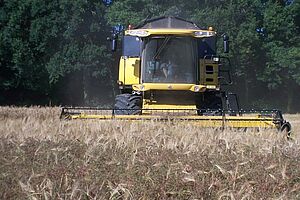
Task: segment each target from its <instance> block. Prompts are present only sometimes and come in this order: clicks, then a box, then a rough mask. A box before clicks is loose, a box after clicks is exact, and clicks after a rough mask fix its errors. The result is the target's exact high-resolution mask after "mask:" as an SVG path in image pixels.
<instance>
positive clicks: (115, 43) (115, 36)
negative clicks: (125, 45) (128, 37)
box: [111, 33, 118, 51]
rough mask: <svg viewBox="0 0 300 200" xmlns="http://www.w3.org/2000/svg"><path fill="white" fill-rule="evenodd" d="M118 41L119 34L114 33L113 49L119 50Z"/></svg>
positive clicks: (112, 38)
mask: <svg viewBox="0 0 300 200" xmlns="http://www.w3.org/2000/svg"><path fill="white" fill-rule="evenodd" d="M117 41H118V35H117V34H115V33H113V34H112V37H111V50H112V51H116V50H117V44H118V43H117Z"/></svg>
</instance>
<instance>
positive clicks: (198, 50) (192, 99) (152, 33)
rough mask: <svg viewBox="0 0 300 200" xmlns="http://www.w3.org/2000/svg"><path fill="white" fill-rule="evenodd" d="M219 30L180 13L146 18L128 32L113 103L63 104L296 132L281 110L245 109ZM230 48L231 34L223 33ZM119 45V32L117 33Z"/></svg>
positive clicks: (69, 111)
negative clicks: (220, 50) (231, 88)
mask: <svg viewBox="0 0 300 200" xmlns="http://www.w3.org/2000/svg"><path fill="white" fill-rule="evenodd" d="M217 37H218V35H217V33H216V32H215V31H214V30H213V28H211V27H209V28H208V29H207V30H204V29H201V28H200V27H198V26H197V25H196V24H195V23H193V22H190V21H187V20H184V19H181V18H177V17H159V18H155V19H150V20H145V21H144V22H143V23H142V24H140V25H139V26H137V27H135V28H131V26H129V29H128V30H126V31H125V33H124V35H123V40H122V41H123V48H122V56H121V58H120V64H119V79H118V81H117V83H118V85H119V89H120V93H121V94H119V95H117V96H116V99H115V106H114V108H113V109H101V108H79V107H77V108H75V107H65V108H63V109H62V117H63V118H69V119H91V118H92V119H101V120H107V119H123V120H152V119H155V120H179V121H190V122H193V123H195V124H197V125H199V126H202V127H236V128H248V127H256V128H276V129H278V130H282V131H283V130H284V131H287V132H290V130H291V126H290V124H289V123H288V122H286V121H285V120H284V119H283V117H282V114H281V112H280V111H278V110H263V111H254V110H250V111H246V110H240V109H239V105H238V101H237V97H236V95H235V94H232V93H228V92H225V91H224V90H222V89H223V88H222V87H223V85H230V84H231V82H232V81H231V76H230V71H229V69H230V60H229V59H228V58H226V57H220V56H218V55H217V52H216V41H217ZM222 37H223V43H224V53H227V52H228V51H229V38H228V36H226V35H225V34H223V35H222ZM111 40H112V50H116V44H117V35H116V34H115V33H114V34H113V37H112V39H111Z"/></svg>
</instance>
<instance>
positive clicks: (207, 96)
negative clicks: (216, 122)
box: [196, 92, 223, 116]
mask: <svg viewBox="0 0 300 200" xmlns="http://www.w3.org/2000/svg"><path fill="white" fill-rule="evenodd" d="M196 104H197V109H198V110H197V113H198V115H207V116H209V115H210V116H220V115H222V110H223V103H222V97H221V95H220V94H218V93H216V92H205V93H202V94H201V95H199V96H197V99H196Z"/></svg>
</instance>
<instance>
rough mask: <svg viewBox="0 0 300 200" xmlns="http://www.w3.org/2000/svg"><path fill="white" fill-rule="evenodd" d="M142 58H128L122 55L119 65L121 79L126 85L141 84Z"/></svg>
mask: <svg viewBox="0 0 300 200" xmlns="http://www.w3.org/2000/svg"><path fill="white" fill-rule="evenodd" d="M140 60H141V59H140V58H139V57H137V58H128V57H125V56H122V57H121V58H120V65H119V81H122V82H123V84H124V85H133V84H139V82H140V78H139V77H140V63H141V62H140Z"/></svg>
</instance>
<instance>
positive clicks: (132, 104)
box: [114, 94, 142, 115]
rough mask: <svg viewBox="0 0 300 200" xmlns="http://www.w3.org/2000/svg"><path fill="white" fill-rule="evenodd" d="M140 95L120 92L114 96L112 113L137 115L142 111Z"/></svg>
mask: <svg viewBox="0 0 300 200" xmlns="http://www.w3.org/2000/svg"><path fill="white" fill-rule="evenodd" d="M141 109H142V97H141V96H139V95H134V94H120V95H117V96H116V98H115V107H114V114H116V115H139V114H141V113H142V111H141Z"/></svg>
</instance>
